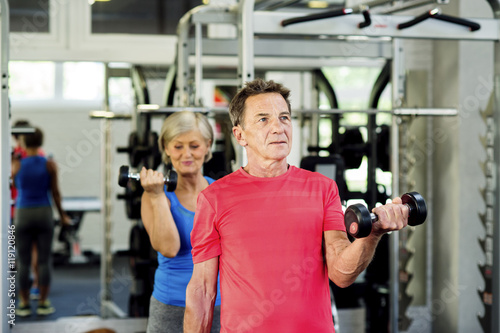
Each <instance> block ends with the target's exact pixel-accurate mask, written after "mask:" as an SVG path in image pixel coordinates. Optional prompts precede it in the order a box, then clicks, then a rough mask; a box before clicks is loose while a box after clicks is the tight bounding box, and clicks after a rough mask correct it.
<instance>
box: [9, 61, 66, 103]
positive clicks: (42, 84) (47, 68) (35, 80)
mask: <svg viewBox="0 0 500 333" xmlns="http://www.w3.org/2000/svg"><path fill="white" fill-rule="evenodd" d="M55 72H56V71H55V63H53V62H49V61H41V62H28V61H11V62H9V97H10V98H11V99H12V100H48V99H54V98H55Z"/></svg>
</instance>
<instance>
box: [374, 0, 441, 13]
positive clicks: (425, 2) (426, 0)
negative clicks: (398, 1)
mask: <svg viewBox="0 0 500 333" xmlns="http://www.w3.org/2000/svg"><path fill="white" fill-rule="evenodd" d="M432 3H434V4H435V3H436V1H435V0H423V1H420V2H412V3H403V4H402V5H395V6H393V7H392V8H390V9H387V10H383V11H382V13H381V14H393V13H397V12H402V11H404V10H408V9H412V8H417V7H422V6H426V5H430V4H432Z"/></svg>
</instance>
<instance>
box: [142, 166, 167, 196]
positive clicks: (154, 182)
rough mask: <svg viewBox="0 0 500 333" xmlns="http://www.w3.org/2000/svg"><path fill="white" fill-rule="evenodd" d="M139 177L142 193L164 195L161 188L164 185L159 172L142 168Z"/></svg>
mask: <svg viewBox="0 0 500 333" xmlns="http://www.w3.org/2000/svg"><path fill="white" fill-rule="evenodd" d="M140 177H141V186H142V188H143V189H144V191H146V192H148V194H150V195H160V194H163V193H164V191H163V187H164V185H165V181H164V177H163V174H162V173H161V172H158V171H155V170H152V169H146V168H145V167H142V169H141V173H140Z"/></svg>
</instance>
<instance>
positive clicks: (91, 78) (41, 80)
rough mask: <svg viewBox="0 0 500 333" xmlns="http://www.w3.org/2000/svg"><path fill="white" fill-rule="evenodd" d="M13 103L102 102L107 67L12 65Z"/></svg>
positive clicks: (91, 64)
mask: <svg viewBox="0 0 500 333" xmlns="http://www.w3.org/2000/svg"><path fill="white" fill-rule="evenodd" d="M9 97H10V99H11V100H13V101H42V100H52V101H54V100H57V101H61V100H65V101H98V102H102V100H103V98H104V64H102V63H96V62H65V63H58V62H50V61H11V62H9Z"/></svg>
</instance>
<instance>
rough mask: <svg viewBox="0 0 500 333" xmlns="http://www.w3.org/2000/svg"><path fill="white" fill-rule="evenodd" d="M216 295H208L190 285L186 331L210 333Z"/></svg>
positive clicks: (187, 299)
mask: <svg viewBox="0 0 500 333" xmlns="http://www.w3.org/2000/svg"><path fill="white" fill-rule="evenodd" d="M214 303H215V297H213V298H211V297H206V295H205V294H204V293H203V292H201V291H200V290H199V289H195V288H192V287H190V286H189V285H188V288H187V290H186V311H185V313H184V333H210V330H211V328H212V319H213V315H214Z"/></svg>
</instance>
